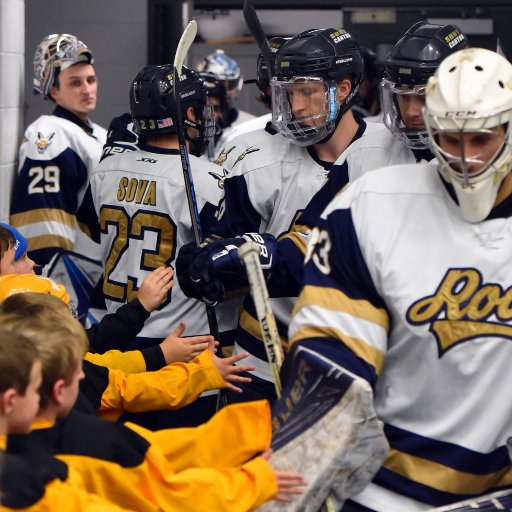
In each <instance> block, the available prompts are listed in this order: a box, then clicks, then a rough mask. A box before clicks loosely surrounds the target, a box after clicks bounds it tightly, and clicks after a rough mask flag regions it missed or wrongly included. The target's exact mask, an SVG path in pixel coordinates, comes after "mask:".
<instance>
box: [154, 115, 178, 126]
mask: <svg viewBox="0 0 512 512" xmlns="http://www.w3.org/2000/svg"><path fill="white" fill-rule="evenodd" d="M156 124H157V125H158V128H167V127H168V126H172V125H173V124H174V123H173V122H172V118H171V117H166V118H165V119H157V120H156Z"/></svg>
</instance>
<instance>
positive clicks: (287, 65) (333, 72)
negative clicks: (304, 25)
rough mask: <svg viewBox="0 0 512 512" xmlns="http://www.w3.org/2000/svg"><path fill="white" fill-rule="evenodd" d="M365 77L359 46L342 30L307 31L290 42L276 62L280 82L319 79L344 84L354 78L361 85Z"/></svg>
mask: <svg viewBox="0 0 512 512" xmlns="http://www.w3.org/2000/svg"><path fill="white" fill-rule="evenodd" d="M362 73H363V59H362V57H361V53H360V51H359V45H358V43H357V41H356V40H355V39H354V38H353V37H352V36H351V35H350V34H349V33H348V32H347V31H346V30H344V29H342V28H326V29H311V30H305V31H304V32H301V33H300V34H298V35H297V36H295V37H292V38H291V39H290V40H289V41H288V42H286V44H284V45H283V46H282V48H281V50H280V51H279V52H278V55H277V58H276V69H275V74H276V77H277V78H278V79H282V78H291V77H293V76H316V77H321V78H324V79H326V80H340V79H342V78H346V77H348V76H350V75H353V76H354V77H355V78H356V84H358V83H359V81H360V79H361V75H362Z"/></svg>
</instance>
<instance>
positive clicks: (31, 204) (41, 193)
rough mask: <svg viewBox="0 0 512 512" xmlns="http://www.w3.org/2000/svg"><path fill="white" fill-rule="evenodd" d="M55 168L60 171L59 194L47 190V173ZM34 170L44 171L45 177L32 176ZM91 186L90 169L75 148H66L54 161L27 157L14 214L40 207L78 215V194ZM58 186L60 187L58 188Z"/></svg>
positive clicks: (20, 177) (16, 193) (15, 191)
mask: <svg viewBox="0 0 512 512" xmlns="http://www.w3.org/2000/svg"><path fill="white" fill-rule="evenodd" d="M50 167H54V168H58V169H60V170H61V171H62V172H60V173H59V174H58V175H56V176H57V177H58V191H56V192H51V191H50V192H49V191H47V189H48V187H49V185H46V184H45V181H44V174H43V170H44V169H47V168H50ZM32 169H42V171H41V175H40V176H38V175H33V174H31V170H32ZM86 183H87V167H86V166H85V164H84V162H83V161H82V160H81V158H80V157H79V156H78V155H77V153H75V152H74V151H73V150H72V149H70V148H66V149H65V150H64V151H63V152H62V153H60V154H59V155H58V156H56V157H55V158H53V159H52V160H43V159H42V160H32V159H31V158H26V159H25V161H24V163H23V167H22V168H21V169H20V172H19V175H18V177H17V179H16V185H15V189H14V195H13V202H12V204H11V215H16V214H18V213H23V212H27V211H32V210H36V209H39V208H57V209H59V210H64V211H65V212H67V213H70V214H73V215H74V214H75V212H76V210H77V208H78V204H77V191H78V190H80V189H81V188H82V187H84V186H85V185H86ZM55 187H57V185H55Z"/></svg>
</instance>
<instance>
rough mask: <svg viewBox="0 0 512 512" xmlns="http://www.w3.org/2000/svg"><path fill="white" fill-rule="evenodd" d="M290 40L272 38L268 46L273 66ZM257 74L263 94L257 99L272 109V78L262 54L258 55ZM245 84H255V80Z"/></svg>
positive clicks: (257, 80) (259, 87) (278, 37)
mask: <svg viewBox="0 0 512 512" xmlns="http://www.w3.org/2000/svg"><path fill="white" fill-rule="evenodd" d="M290 39H291V38H290V37H281V36H276V37H272V38H271V39H270V40H269V42H268V45H269V48H270V57H271V59H272V63H271V64H272V65H273V64H274V63H275V60H276V55H277V52H278V50H279V49H280V48H281V47H282V46H283V45H284V44H285V43H286V41H289V40H290ZM256 74H257V79H256V85H257V86H258V89H259V90H260V91H261V94H260V96H259V97H258V98H257V99H258V100H259V101H261V102H262V103H263V104H264V105H266V106H267V107H268V108H271V106H272V98H271V96H270V94H268V88H269V86H270V79H271V78H272V77H270V76H269V73H268V66H267V61H266V60H265V58H264V57H263V54H262V53H259V54H258V59H257V61H256ZM244 83H246V84H247V83H254V80H246V81H245V82H244Z"/></svg>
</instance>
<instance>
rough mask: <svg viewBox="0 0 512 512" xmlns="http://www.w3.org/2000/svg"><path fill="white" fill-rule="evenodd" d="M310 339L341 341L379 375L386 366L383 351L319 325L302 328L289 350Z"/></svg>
mask: <svg viewBox="0 0 512 512" xmlns="http://www.w3.org/2000/svg"><path fill="white" fill-rule="evenodd" d="M310 338H332V339H335V340H340V341H341V342H342V343H343V344H344V345H346V346H347V347H348V348H349V349H350V350H352V352H354V354H355V355H356V356H357V357H359V358H361V359H363V360H364V361H365V362H366V363H368V364H369V365H371V366H373V367H374V368H375V373H377V375H379V374H380V372H381V371H382V367H383V365H384V352H382V350H379V349H378V348H376V347H374V346H373V345H369V344H368V343H366V342H365V341H364V340H361V339H358V338H352V337H350V336H347V335H346V334H345V333H343V332H342V331H340V330H339V329H336V328H335V327H328V326H322V327H320V326H317V325H315V326H311V325H308V326H306V327H302V328H300V329H299V330H298V331H297V332H296V333H295V334H294V335H293V336H292V338H291V340H290V342H289V348H290V347H292V346H293V345H295V343H297V342H299V341H301V340H307V339H310Z"/></svg>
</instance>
